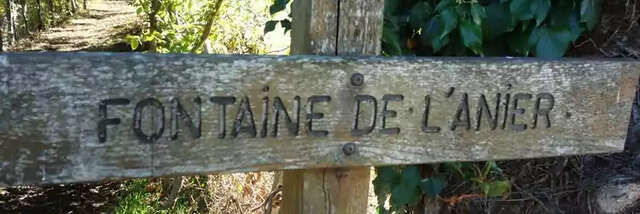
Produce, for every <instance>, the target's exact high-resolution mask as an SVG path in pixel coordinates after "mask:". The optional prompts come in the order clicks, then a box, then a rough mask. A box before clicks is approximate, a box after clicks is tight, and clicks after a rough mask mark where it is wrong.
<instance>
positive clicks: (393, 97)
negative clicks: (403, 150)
mask: <svg viewBox="0 0 640 214" xmlns="http://www.w3.org/2000/svg"><path fill="white" fill-rule="evenodd" d="M402 100H404V96H402V95H399V94H386V95H384V96H382V112H380V113H381V114H382V121H380V122H381V123H382V124H381V125H382V130H380V133H382V134H388V135H396V134H400V128H398V127H395V128H387V127H386V126H387V118H393V117H396V116H398V113H397V112H396V111H393V110H388V109H387V108H388V105H389V102H394V101H395V102H400V101H402Z"/></svg>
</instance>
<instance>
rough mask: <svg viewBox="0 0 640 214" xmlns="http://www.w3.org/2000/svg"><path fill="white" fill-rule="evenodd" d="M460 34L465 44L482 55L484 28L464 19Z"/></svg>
mask: <svg viewBox="0 0 640 214" xmlns="http://www.w3.org/2000/svg"><path fill="white" fill-rule="evenodd" d="M460 36H461V37H462V43H463V44H464V46H466V47H468V48H470V49H471V50H472V51H473V52H475V53H476V54H480V55H482V28H480V26H478V25H475V24H473V22H471V21H470V20H463V21H462V23H461V24H460Z"/></svg>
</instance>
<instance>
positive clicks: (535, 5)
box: [530, 0, 551, 26]
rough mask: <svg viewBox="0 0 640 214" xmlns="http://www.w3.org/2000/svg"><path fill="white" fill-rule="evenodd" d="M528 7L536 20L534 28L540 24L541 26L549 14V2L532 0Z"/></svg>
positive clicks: (546, 0) (548, 0)
mask: <svg viewBox="0 0 640 214" xmlns="http://www.w3.org/2000/svg"><path fill="white" fill-rule="evenodd" d="M530 7H531V10H532V11H533V13H534V16H535V18H536V26H540V24H542V22H543V21H544V19H546V18H547V15H548V14H549V9H551V1H550V0H532V1H531V5H530Z"/></svg>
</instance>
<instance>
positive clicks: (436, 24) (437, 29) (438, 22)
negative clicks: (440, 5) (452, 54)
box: [421, 15, 449, 53]
mask: <svg viewBox="0 0 640 214" xmlns="http://www.w3.org/2000/svg"><path fill="white" fill-rule="evenodd" d="M443 31H444V24H443V23H442V18H441V16H440V15H437V16H434V17H433V18H431V20H429V22H428V23H427V24H426V26H423V27H422V35H421V39H422V41H423V43H426V44H430V45H431V48H432V49H433V52H434V53H435V52H438V51H439V50H440V49H441V48H442V47H444V46H445V45H447V43H448V42H449V38H448V37H447V36H446V35H445V37H442V36H441V35H442V34H443Z"/></svg>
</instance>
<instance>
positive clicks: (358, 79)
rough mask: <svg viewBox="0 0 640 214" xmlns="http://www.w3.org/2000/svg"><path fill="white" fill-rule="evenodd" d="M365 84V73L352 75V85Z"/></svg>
mask: <svg viewBox="0 0 640 214" xmlns="http://www.w3.org/2000/svg"><path fill="white" fill-rule="evenodd" d="M362 84H364V75H362V74H361V73H355V74H353V75H351V85H353V86H361V85H362Z"/></svg>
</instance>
